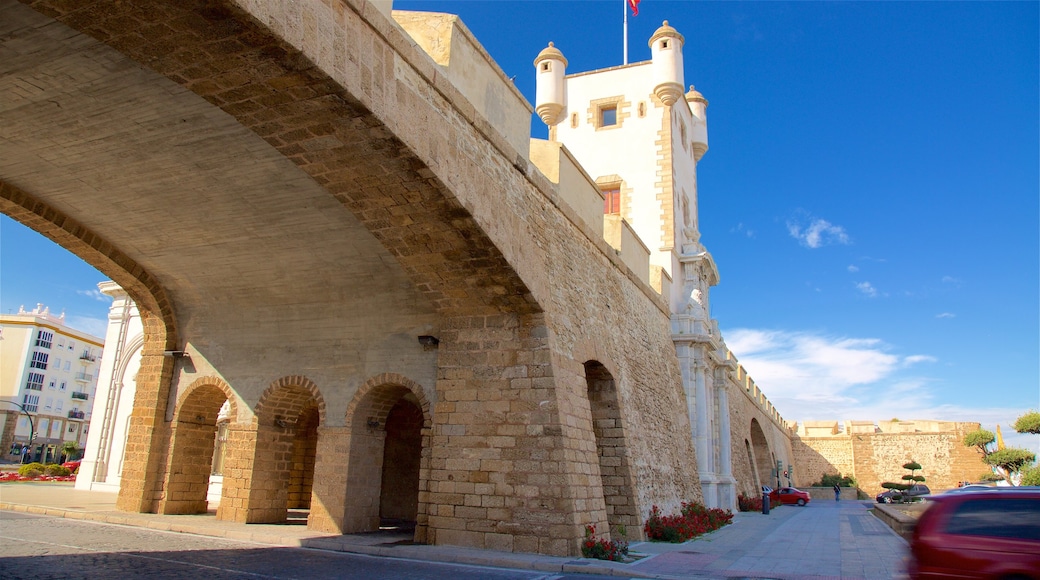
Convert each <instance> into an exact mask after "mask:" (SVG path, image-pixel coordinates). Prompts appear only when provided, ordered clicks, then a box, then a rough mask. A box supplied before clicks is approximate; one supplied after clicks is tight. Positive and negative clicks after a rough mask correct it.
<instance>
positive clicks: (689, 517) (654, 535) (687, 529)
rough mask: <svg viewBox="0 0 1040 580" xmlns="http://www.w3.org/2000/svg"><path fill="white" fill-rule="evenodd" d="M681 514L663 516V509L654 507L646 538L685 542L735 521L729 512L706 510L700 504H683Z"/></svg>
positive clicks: (646, 527)
mask: <svg viewBox="0 0 1040 580" xmlns="http://www.w3.org/2000/svg"><path fill="white" fill-rule="evenodd" d="M680 512H681V513H679V514H678V515H670V516H663V515H661V508H659V507H657V506H653V508H651V509H650V517H649V518H648V519H647V520H646V525H645V526H644V527H643V530H644V531H645V532H646V537H647V538H649V539H651V540H657V541H661V542H685V541H686V540H689V539H690V538H696V537H697V536H700V535H701V534H706V533H708V532H711V531H714V530H717V529H719V528H721V527H722V526H724V525H726V524H728V523H730V521H732V520H733V513H732V512H730V511H729V510H722V509H718V508H710V509H709V508H706V507H704V506H703V505H701V504H699V503H687V502H683V504H682V508H681V510H680Z"/></svg>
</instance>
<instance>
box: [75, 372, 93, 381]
mask: <svg viewBox="0 0 1040 580" xmlns="http://www.w3.org/2000/svg"><path fill="white" fill-rule="evenodd" d="M93 378H94V375H92V374H90V373H76V380H77V381H81V382H84V383H89V382H90V380H91V379H93Z"/></svg>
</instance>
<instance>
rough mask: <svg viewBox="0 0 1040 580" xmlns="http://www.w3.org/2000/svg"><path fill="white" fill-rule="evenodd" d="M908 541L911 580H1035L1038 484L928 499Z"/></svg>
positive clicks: (1039, 575)
mask: <svg viewBox="0 0 1040 580" xmlns="http://www.w3.org/2000/svg"><path fill="white" fill-rule="evenodd" d="M928 502H929V504H930V506H929V507H928V509H927V510H925V512H924V513H923V514H921V518H920V519H919V520H918V521H917V527H916V528H914V535H913V538H912V539H911V541H910V561H909V565H908V567H907V572H908V573H909V575H910V578H912V579H913V580H926V579H930V578H944V579H951V578H985V579H1004V578H1015V579H1021V580H1040V487H1031V488H1021V487H1019V488H1014V487H1008V488H993V489H988V490H983V491H966V492H963V493H956V494H943V495H935V496H931V497H929V498H928Z"/></svg>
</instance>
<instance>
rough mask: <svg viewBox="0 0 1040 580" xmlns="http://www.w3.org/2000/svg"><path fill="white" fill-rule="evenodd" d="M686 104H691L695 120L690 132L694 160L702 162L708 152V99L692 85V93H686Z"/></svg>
mask: <svg viewBox="0 0 1040 580" xmlns="http://www.w3.org/2000/svg"><path fill="white" fill-rule="evenodd" d="M686 102H687V103H689V104H690V111H692V112H693V117H694V119H695V121H694V123H693V127H692V130H691V132H690V133H691V134H690V137H691V141H692V142H693V159H694V160H695V161H700V160H701V157H703V156H704V152H705V151H707V150H708V99H705V98H704V95H702V94H701V93H700V92H699V91H698V90H697V89H695V88H693V85H690V92H688V93H686Z"/></svg>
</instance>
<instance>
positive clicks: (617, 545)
mask: <svg viewBox="0 0 1040 580" xmlns="http://www.w3.org/2000/svg"><path fill="white" fill-rule="evenodd" d="M618 533H619V535H621V536H624V533H625V532H624V529H619V530H618ZM581 555H582V556H583V557H585V558H596V559H597V560H611V561H614V562H619V561H621V560H623V559H624V558H625V556H627V555H628V542H627V541H626V540H625V539H624V538H620V539H617V540H606V539H604V538H596V526H594V525H591V524H590V525H587V526H585V539H584V540H583V541H582V543H581Z"/></svg>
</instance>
